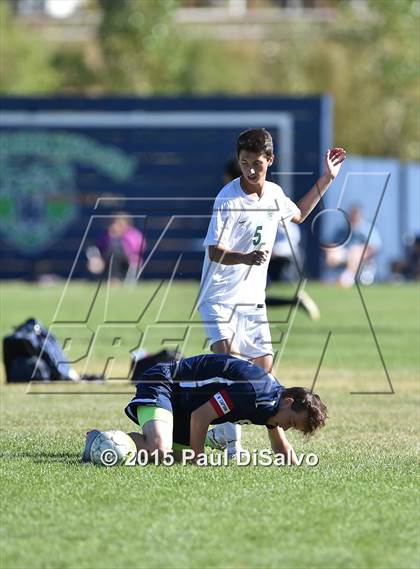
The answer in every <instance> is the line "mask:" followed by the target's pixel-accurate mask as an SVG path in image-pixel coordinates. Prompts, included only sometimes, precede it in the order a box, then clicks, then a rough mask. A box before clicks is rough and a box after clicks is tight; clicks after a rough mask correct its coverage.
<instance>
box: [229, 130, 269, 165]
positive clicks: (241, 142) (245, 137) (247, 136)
mask: <svg viewBox="0 0 420 569" xmlns="http://www.w3.org/2000/svg"><path fill="white" fill-rule="evenodd" d="M241 150H246V151H248V152H255V154H265V155H266V156H267V158H271V156H273V154H274V146H273V139H272V137H271V134H270V133H269V132H268V130H266V129H265V128H249V129H248V130H244V131H243V132H241V134H240V135H239V136H238V140H237V142H236V154H237V156H238V157H239V153H240V152H241Z"/></svg>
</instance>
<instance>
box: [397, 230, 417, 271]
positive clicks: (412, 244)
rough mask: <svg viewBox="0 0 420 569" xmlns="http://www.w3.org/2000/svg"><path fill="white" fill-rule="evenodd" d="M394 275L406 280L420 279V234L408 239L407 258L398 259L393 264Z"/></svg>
mask: <svg viewBox="0 0 420 569" xmlns="http://www.w3.org/2000/svg"><path fill="white" fill-rule="evenodd" d="M391 270H392V272H393V274H394V275H396V276H397V277H399V278H401V277H402V278H404V279H406V280H409V281H411V280H413V281H418V280H420V235H416V236H409V237H408V238H407V239H406V247H405V259H398V260H397V261H393V262H392V264H391Z"/></svg>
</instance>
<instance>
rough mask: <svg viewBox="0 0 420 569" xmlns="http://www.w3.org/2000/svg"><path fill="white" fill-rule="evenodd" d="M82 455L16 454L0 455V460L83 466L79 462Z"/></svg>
mask: <svg viewBox="0 0 420 569" xmlns="http://www.w3.org/2000/svg"><path fill="white" fill-rule="evenodd" d="M81 456H82V453H81V452H80V453H75V452H36V453H35V452H25V451H23V452H17V453H13V454H11V453H2V454H0V458H1V459H2V460H4V461H10V460H21V459H30V460H32V461H33V462H34V463H35V464H39V463H43V464H45V463H53V462H54V463H64V464H83V463H82V462H81Z"/></svg>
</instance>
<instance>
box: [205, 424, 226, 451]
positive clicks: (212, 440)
mask: <svg viewBox="0 0 420 569" xmlns="http://www.w3.org/2000/svg"><path fill="white" fill-rule="evenodd" d="M206 446H209V447H210V448H213V449H216V450H225V448H227V446H228V443H227V441H226V439H225V432H224V429H223V427H222V426H219V425H218V426H217V427H213V428H212V429H210V430H209V431H208V432H207V436H206Z"/></svg>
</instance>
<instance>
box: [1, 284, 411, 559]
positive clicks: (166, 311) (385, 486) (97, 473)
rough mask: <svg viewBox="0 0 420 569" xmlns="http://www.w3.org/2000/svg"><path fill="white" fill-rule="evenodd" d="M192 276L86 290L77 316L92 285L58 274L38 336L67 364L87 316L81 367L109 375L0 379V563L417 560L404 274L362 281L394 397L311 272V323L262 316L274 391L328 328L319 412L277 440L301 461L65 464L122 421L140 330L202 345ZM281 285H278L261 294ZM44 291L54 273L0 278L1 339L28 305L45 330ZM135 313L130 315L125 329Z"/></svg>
mask: <svg viewBox="0 0 420 569" xmlns="http://www.w3.org/2000/svg"><path fill="white" fill-rule="evenodd" d="M196 287H197V285H196V283H181V282H179V283H176V285H175V286H174V287H173V288H172V289H171V290H169V291H168V290H166V289H165V287H162V288H161V289H160V290H159V292H158V294H157V295H156V297H155V298H153V291H154V290H156V284H155V283H146V284H143V283H142V284H141V285H140V286H139V287H138V288H136V289H124V288H118V289H112V290H111V291H110V293H109V294H108V295H107V294H105V292H106V291H100V293H99V295H98V297H97V301H96V303H95V305H94V307H93V309H92V310H91V311H90V312H89V306H90V304H91V300H92V298H93V295H94V287H93V285H88V284H82V283H80V284H74V285H72V286H71V287H70V289H69V291H68V294H67V295H66V296H65V298H64V300H63V303H62V305H61V308H60V309H59V310H58V311H57V315H56V317H57V318H58V319H59V320H61V321H63V322H67V323H62V324H60V325H57V326H56V327H55V328H54V330H55V331H56V333H57V336H58V337H59V338H60V339H61V340H62V341H64V340H65V339H66V338H69V337H73V339H72V341H71V343H70V342H67V345H68V347H69V354H70V355H71V357H72V358H74V359H78V360H79V361H78V363H77V364H76V365H75V367H76V368H77V369H78V370H79V371H83V369H84V366H85V364H86V358H83V356H84V354H85V352H86V347H87V346H88V345H89V342H90V341H91V340H92V336H93V333H94V332H95V331H96V330H98V326H99V325H101V324H102V327H101V328H100V329H99V332H98V334H97V335H96V336H95V341H94V342H93V343H92V349H91V353H92V357H91V359H90V360H89V361H88V363H87V364H86V367H87V369H88V370H89V371H91V372H100V371H103V370H104V369H106V371H107V373H108V375H109V376H110V377H114V378H116V379H114V380H112V381H109V382H108V384H106V385H100V384H95V385H82V386H78V385H68V386H65V387H62V386H57V385H54V384H47V385H43V386H35V387H31V388H30V389H29V390H28V388H27V387H28V386H27V385H23V386H21V385H9V386H5V385H4V384H2V387H1V405H2V409H1V417H2V419H1V429H2V437H1V453H2V462H1V473H2V479H1V480H2V481H1V495H2V501H1V528H0V537H1V542H2V553H1V567H2V568H4V569H12V568H20V569H21V568H43V569H47V568H51V569H52V568H54V569H61V568H63V569H64V568H66V569H68V568H71V569H73V568H74V569H76V568H126V567H127V568H128V567H142V568H149V567H150V568H152V567H153V568H160V567H170V568H181V567H183V568H184V567H185V568H189V567H190V568H195V567H203V568H205V567H209V568H241V569H247V568H250V569H251V568H277V567H282V568H302V569H303V568H309V567H311V568H323V569H330V568H331V569H336V568H337V569H338V568H352V569H353V568H357V569H359V568H360V569H365V568H377V569H385V568H399V569H409V568H417V567H418V566H419V563H420V555H419V511H420V508H419V505H420V504H419V497H418V492H417V484H416V482H418V478H417V476H418V449H417V448H416V445H417V441H418V433H419V360H418V354H419V351H418V340H419V295H418V289H416V287H415V286H414V285H413V286H411V285H410V286H409V285H400V286H380V285H378V286H373V287H371V288H367V289H366V288H364V289H363V294H364V299H365V303H366V306H367V308H368V310H369V315H370V318H371V321H372V324H373V326H374V328H375V331H376V335H377V340H378V343H379V345H380V348H381V351H382V354H383V358H384V361H385V363H386V366H387V370H388V374H389V377H390V379H391V381H392V384H393V388H394V390H395V393H394V394H389V391H390V385H389V382H388V379H387V376H386V374H385V372H384V369H383V366H382V363H381V361H380V358H379V355H378V351H377V349H376V345H375V342H374V340H373V336H372V333H371V331H370V328H369V325H368V321H367V319H366V315H365V312H364V310H363V307H362V304H361V301H360V297H359V296H358V293H357V290H356V289H352V290H341V289H338V288H334V287H327V286H322V285H317V284H312V283H310V284H309V285H308V288H307V290H308V292H309V293H311V294H312V295H313V297H314V298H315V299H316V300H317V302H318V303H319V306H320V308H321V312H322V319H321V320H320V321H319V322H311V321H310V320H308V319H307V318H306V317H305V315H304V314H302V313H300V312H299V313H298V314H297V315H296V318H295V319H294V321H293V325H292V326H291V329H290V332H289V333H287V330H288V326H287V324H286V323H285V320H286V319H287V316H288V311H287V310H285V309H275V310H272V311H270V321H271V322H272V323H273V324H272V335H273V339H274V341H275V346H276V348H277V349H279V351H280V352H282V353H281V358H279V359H278V361H277V363H276V373H277V376H278V377H279V378H280V379H281V381H282V382H283V383H284V384H285V385H286V386H292V385H305V386H311V384H312V382H313V380H314V378H315V375H316V372H317V368H318V367H319V362H320V356H321V353H322V350H323V347H324V345H325V341H326V339H327V336H328V334H329V332H331V334H332V335H331V339H330V342H329V345H328V349H327V351H326V353H325V357H324V360H323V362H322V365H321V366H320V369H319V373H318V375H317V380H316V388H315V389H316V391H318V392H319V393H320V395H321V396H322V398H323V399H324V400H325V401H326V402H327V404H328V407H329V414H330V419H329V422H328V423H327V426H326V427H325V429H323V431H322V432H320V433H319V434H318V435H317V436H315V437H314V438H312V439H311V440H309V441H305V440H304V439H303V438H302V437H301V436H300V435H299V434H291V437H290V438H291V440H292V442H293V443H294V444H295V448H296V450H297V451H298V452H300V451H305V452H314V453H316V454H317V455H318V456H319V465H318V466H317V467H315V468H310V467H308V466H302V467H293V468H291V467H278V468H276V467H269V468H266V467H262V466H260V467H247V468H245V467H238V466H235V465H231V466H229V467H222V468H198V467H194V466H185V467H183V466H173V467H163V466H160V467H155V466H148V467H145V468H140V467H138V468H124V467H121V468H113V469H105V468H101V467H94V466H92V465H82V464H80V462H79V460H80V455H81V451H82V447H83V441H84V434H85V432H86V430H88V429H90V428H93V427H99V428H101V429H103V430H105V429H107V428H119V429H122V430H127V429H128V430H132V424H131V423H130V421H129V420H128V419H127V418H126V416H125V415H124V413H123V407H124V406H125V404H126V403H127V401H128V400H129V399H130V398H131V396H132V393H133V389H132V388H131V386H130V385H129V383H128V382H127V381H125V380H124V379H121V378H124V377H126V376H127V373H128V365H129V357H128V350H129V349H133V348H135V347H136V346H138V345H139V343H140V344H141V342H140V339H142V340H143V343H144V345H145V346H146V347H147V348H148V349H149V350H151V351H153V350H157V349H159V348H160V346H161V345H162V343H163V345H165V346H175V345H179V346H180V347H181V348H182V350H183V352H184V353H185V354H186V355H193V354H196V353H199V352H202V351H203V346H204V335H203V331H202V329H201V326H200V324H199V321H198V319H197V318H196V316H194V319H193V323H192V327H191V326H190V329H189V330H188V325H187V324H186V323H183V322H188V319H189V312H190V310H191V307H192V301H193V297H194V294H195V293H196V290H197V288H196ZM280 291H283V292H284V291H285V289H281V288H274V289H272V290H271V293H273V294H274V293H277V294H279V293H280ZM61 292H62V285H55V286H53V287H51V288H38V287H37V286H35V285H28V284H21V283H8V284H2V285H1V333H2V335H4V334H5V333H6V332H9V331H10V329H11V327H12V325H13V324H18V323H20V322H21V321H22V320H23V319H25V318H27V317H29V316H32V315H33V316H36V317H37V318H39V319H41V320H42V321H44V323H45V324H50V323H51V321H52V319H53V317H54V315H55V313H56V308H57V303H58V300H59V299H60V295H61ZM142 314H143V316H142V318H141V320H140V322H139V323H138V324H137V325H135V324H130V321H131V322H133V321H135V320H136V319H137V318H138V317H139V316H140V315H142ZM86 315H87V318H86ZM104 315H105V319H106V320H107V321H109V323H108V324H105V325H103V323H104ZM85 319H86V323H83V324H77V321H79V322H80V321H84V320H85ZM117 320H118V321H119V323H118V324H116V323H112V321H117ZM156 322H157V324H156ZM116 337H118V338H120V340H119V341H118V342H115V338H116ZM280 340H282V341H280ZM115 344H119V345H115ZM110 355H111V356H112V357H114V358H115V359H114V360H113V361H112V360H110V359H109V357H110ZM2 371H3V370H2ZM118 377H119V378H120V379H117V378H118ZM40 391H42V393H40ZM75 391H77V394H75V393H74V392H75ZM48 392H50V393H48ZM52 392H54V393H52ZM353 392H369V393H365V394H358V395H357V394H354V393H353ZM372 392H376V393H377V392H388V394H375V393H372ZM243 433H244V444H245V446H246V447H248V448H262V447H264V446H266V445H267V441H266V435H265V429H264V428H261V427H252V426H250V427H245V428H244V430H243Z"/></svg>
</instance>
